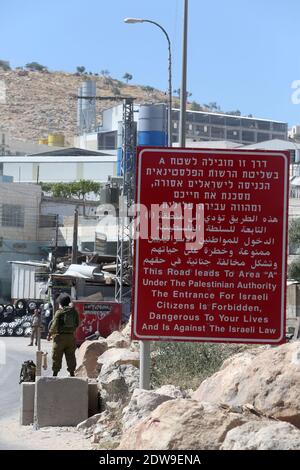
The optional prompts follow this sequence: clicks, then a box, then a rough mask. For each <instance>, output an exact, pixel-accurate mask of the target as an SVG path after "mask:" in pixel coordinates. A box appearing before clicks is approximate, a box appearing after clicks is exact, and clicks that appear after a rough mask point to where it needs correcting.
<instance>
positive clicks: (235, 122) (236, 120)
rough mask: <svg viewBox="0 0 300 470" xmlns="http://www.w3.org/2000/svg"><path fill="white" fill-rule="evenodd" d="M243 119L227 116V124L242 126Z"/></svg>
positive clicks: (229, 125)
mask: <svg viewBox="0 0 300 470" xmlns="http://www.w3.org/2000/svg"><path fill="white" fill-rule="evenodd" d="M240 125H241V120H240V118H235V117H227V118H226V126H228V127H240Z"/></svg>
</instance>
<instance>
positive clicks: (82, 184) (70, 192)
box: [41, 180, 101, 215]
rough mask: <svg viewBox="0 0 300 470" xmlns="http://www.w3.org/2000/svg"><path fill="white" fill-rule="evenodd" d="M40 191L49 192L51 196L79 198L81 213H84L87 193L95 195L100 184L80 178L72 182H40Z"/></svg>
mask: <svg viewBox="0 0 300 470" xmlns="http://www.w3.org/2000/svg"><path fill="white" fill-rule="evenodd" d="M41 186H42V191H43V192H45V193H51V194H52V196H53V197H57V198H63V199H70V198H74V199H79V200H81V201H83V215H85V202H86V197H87V195H88V194H94V195H97V194H98V193H99V191H100V189H101V184H100V183H97V182H96V181H91V180H80V181H74V182H72V183H41Z"/></svg>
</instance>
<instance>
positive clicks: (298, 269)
mask: <svg viewBox="0 0 300 470" xmlns="http://www.w3.org/2000/svg"><path fill="white" fill-rule="evenodd" d="M288 278H289V279H294V280H295V281H300V263H299V261H298V262H297V261H294V262H293V263H291V264H290V265H289V267H288Z"/></svg>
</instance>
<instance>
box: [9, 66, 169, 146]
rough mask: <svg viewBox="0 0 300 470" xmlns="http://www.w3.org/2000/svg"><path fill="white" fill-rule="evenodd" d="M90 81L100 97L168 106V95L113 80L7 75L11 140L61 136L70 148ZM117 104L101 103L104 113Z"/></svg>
mask: <svg viewBox="0 0 300 470" xmlns="http://www.w3.org/2000/svg"><path fill="white" fill-rule="evenodd" d="M88 79H94V80H96V81H97V96H112V95H115V94H122V95H126V96H133V97H135V98H136V102H137V103H152V102H166V101H167V96H166V95H165V93H163V92H161V91H159V90H155V89H153V88H151V87H145V86H144V87H142V86H133V85H127V84H126V83H125V82H121V81H119V80H114V79H112V78H110V77H103V76H94V75H79V76H78V75H76V74H71V73H64V72H47V71H44V72H37V71H32V72H27V71H24V70H9V71H3V70H1V69H0V80H4V81H5V87H6V103H5V104H3V103H0V128H1V129H3V130H4V131H8V132H9V133H10V135H11V137H14V138H19V139H24V140H31V141H37V140H38V139H39V138H41V137H43V136H45V135H47V134H48V130H49V129H50V131H51V132H61V133H64V134H65V136H66V140H67V142H68V143H69V144H71V145H72V144H73V139H72V137H73V135H74V134H75V133H76V119H77V100H76V98H74V96H75V95H76V94H77V90H78V88H79V86H80V84H81V83H82V82H83V81H85V80H88ZM114 104H115V102H112V101H109V100H107V101H106V100H105V101H97V119H98V121H99V119H100V112H101V111H102V110H103V109H105V108H108V107H110V106H112V105H114Z"/></svg>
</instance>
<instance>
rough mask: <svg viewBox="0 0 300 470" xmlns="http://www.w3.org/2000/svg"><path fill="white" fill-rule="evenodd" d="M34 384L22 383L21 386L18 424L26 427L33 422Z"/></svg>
mask: <svg viewBox="0 0 300 470" xmlns="http://www.w3.org/2000/svg"><path fill="white" fill-rule="evenodd" d="M34 393H35V383H34V382H22V384H21V404H20V424H21V425H22V426H28V425H29V424H32V423H33V420H34V418H33V417H34Z"/></svg>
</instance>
